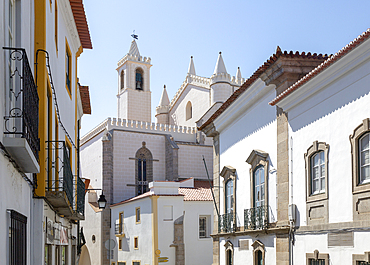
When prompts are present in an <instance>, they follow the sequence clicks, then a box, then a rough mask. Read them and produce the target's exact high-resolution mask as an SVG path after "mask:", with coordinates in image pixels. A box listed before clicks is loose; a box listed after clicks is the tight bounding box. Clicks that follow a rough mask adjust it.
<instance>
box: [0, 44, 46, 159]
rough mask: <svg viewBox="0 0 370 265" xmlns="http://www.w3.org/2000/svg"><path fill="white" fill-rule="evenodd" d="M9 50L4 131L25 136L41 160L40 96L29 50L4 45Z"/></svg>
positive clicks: (7, 52)
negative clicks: (29, 58) (28, 54)
mask: <svg viewBox="0 0 370 265" xmlns="http://www.w3.org/2000/svg"><path fill="white" fill-rule="evenodd" d="M3 49H4V50H5V52H6V58H7V59H6V64H7V67H6V73H7V74H6V84H7V85H6V88H7V91H6V109H7V115H6V116H4V122H5V125H4V134H7V135H14V137H21V138H25V139H26V140H27V142H28V144H29V146H30V148H31V150H32V152H33V154H34V155H35V158H36V159H37V161H38V160H39V150H40V140H39V133H38V132H39V97H38V94H37V88H36V84H35V81H34V79H33V75H32V71H31V67H30V65H29V62H28V58H27V53H26V50H25V49H22V48H10V47H3Z"/></svg>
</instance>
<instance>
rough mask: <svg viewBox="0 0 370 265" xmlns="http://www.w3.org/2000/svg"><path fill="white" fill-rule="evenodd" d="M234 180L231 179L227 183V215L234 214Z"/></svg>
mask: <svg viewBox="0 0 370 265" xmlns="http://www.w3.org/2000/svg"><path fill="white" fill-rule="evenodd" d="M233 184H234V183H233V180H232V179H229V180H228V181H227V182H226V192H225V197H226V198H225V202H226V208H225V210H226V213H232V212H234V185H233Z"/></svg>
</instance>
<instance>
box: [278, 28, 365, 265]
mask: <svg viewBox="0 0 370 265" xmlns="http://www.w3.org/2000/svg"><path fill="white" fill-rule="evenodd" d="M369 36H370V30H367V31H366V32H364V33H363V34H361V35H360V36H359V37H358V38H356V39H355V40H354V41H353V42H351V43H350V44H348V45H347V46H345V47H344V48H343V49H342V50H340V51H339V52H337V53H336V54H335V55H334V56H332V57H331V58H330V59H328V60H327V61H325V62H324V63H322V64H321V65H320V66H319V67H317V68H316V69H314V70H313V71H312V72H310V73H309V74H308V75H307V76H306V77H305V78H303V79H301V80H299V81H298V82H297V83H296V84H294V85H293V86H291V87H290V88H289V89H288V90H286V92H284V93H283V94H282V95H281V96H278V97H277V98H276V99H274V100H273V101H272V102H271V104H272V105H275V104H276V105H277V106H278V107H280V108H282V109H283V110H284V112H286V113H287V114H288V124H289V154H290V186H289V187H290V188H289V194H290V198H289V203H290V204H294V205H296V208H297V210H296V218H295V222H294V227H295V231H294V234H295V237H294V239H295V242H294V244H293V245H292V249H291V251H292V256H293V259H292V260H293V263H294V264H356V265H358V264H361V265H362V264H369V262H370V256H369V251H370V242H369V240H368V238H369V236H370V230H369V221H370V215H369V209H370V208H369V205H370V204H369V202H370V201H369V194H370V184H369V181H370V169H369V168H370V166H369V163H370V160H369V137H370V128H369V118H370V87H369V82H370V79H369V74H370V70H369V69H370V40H369ZM315 262H316V263H315Z"/></svg>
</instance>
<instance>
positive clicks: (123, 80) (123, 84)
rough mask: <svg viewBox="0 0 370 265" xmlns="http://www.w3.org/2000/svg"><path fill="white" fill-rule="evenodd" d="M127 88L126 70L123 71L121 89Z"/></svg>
mask: <svg viewBox="0 0 370 265" xmlns="http://www.w3.org/2000/svg"><path fill="white" fill-rule="evenodd" d="M124 88H125V71H124V70H122V71H121V89H124Z"/></svg>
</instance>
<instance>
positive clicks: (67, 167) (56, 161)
mask: <svg viewBox="0 0 370 265" xmlns="http://www.w3.org/2000/svg"><path fill="white" fill-rule="evenodd" d="M46 149H47V153H48V156H47V161H46V165H47V185H46V190H47V191H64V192H65V193H66V196H67V198H68V201H69V204H70V205H71V206H72V205H73V174H72V169H71V164H70V160H69V155H68V151H67V147H66V144H65V142H64V141H46ZM83 189H85V187H84V188H83Z"/></svg>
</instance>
